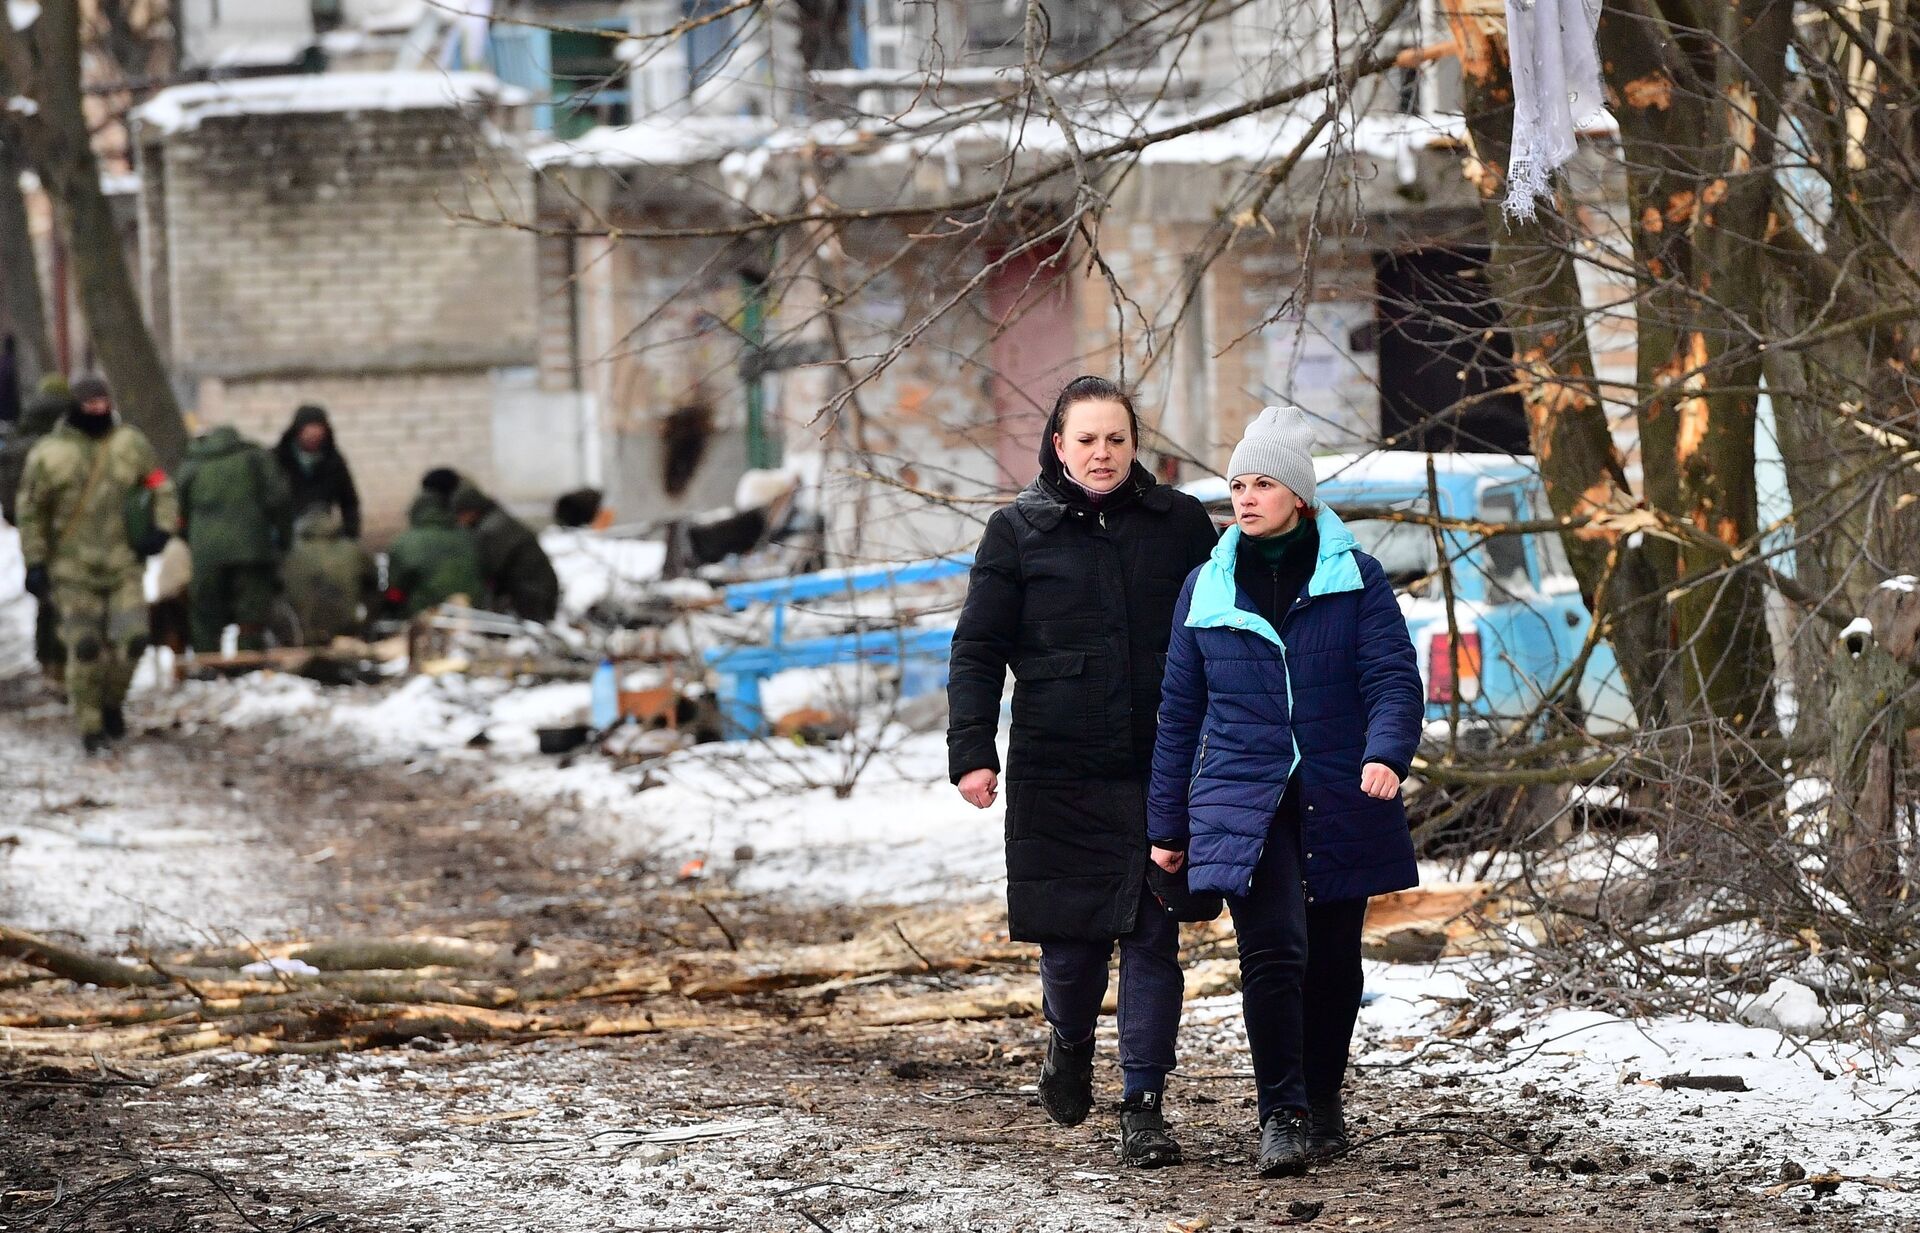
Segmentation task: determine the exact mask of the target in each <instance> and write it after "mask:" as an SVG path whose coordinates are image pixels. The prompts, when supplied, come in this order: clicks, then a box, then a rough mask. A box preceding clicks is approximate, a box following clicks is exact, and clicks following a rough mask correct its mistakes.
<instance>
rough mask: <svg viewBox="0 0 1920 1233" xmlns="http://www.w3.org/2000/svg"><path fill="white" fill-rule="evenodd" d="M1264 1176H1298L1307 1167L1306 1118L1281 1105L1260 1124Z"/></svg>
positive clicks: (1261, 1169)
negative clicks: (1277, 1110) (1280, 1107)
mask: <svg viewBox="0 0 1920 1233" xmlns="http://www.w3.org/2000/svg"><path fill="white" fill-rule="evenodd" d="M1258 1167H1259V1170H1260V1176H1261V1177H1297V1176H1299V1175H1300V1174H1302V1173H1305V1172H1306V1171H1307V1119H1306V1118H1304V1117H1302V1116H1300V1115H1299V1114H1298V1113H1295V1112H1293V1111H1292V1110H1291V1109H1282V1110H1280V1111H1279V1112H1278V1113H1276V1114H1274V1115H1273V1116H1272V1117H1270V1118H1268V1119H1267V1120H1266V1121H1265V1122H1263V1123H1262V1124H1261V1126H1260V1163H1259V1166H1258Z"/></svg>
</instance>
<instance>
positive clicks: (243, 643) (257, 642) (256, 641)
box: [235, 624, 267, 651]
mask: <svg viewBox="0 0 1920 1233" xmlns="http://www.w3.org/2000/svg"><path fill="white" fill-rule="evenodd" d="M239 628H240V638H239V641H238V642H237V643H236V644H235V645H236V646H238V647H239V649H240V650H243V651H264V650H266V649H267V627H266V626H265V625H251V624H248V625H242V626H240V627H239Z"/></svg>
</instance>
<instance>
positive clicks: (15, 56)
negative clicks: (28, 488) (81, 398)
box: [0, 0, 187, 465]
mask: <svg viewBox="0 0 1920 1233" xmlns="http://www.w3.org/2000/svg"><path fill="white" fill-rule="evenodd" d="M0 76H4V77H5V78H6V79H8V80H9V81H10V82H11V83H12V88H13V89H15V90H19V91H20V92H21V93H23V94H25V95H26V96H27V97H29V98H31V99H32V100H33V102H34V104H35V106H36V109H35V111H34V114H32V115H24V114H22V113H20V112H19V111H17V110H15V109H12V108H9V109H7V110H6V111H5V112H0V116H4V117H5V118H6V120H7V121H8V132H9V135H17V137H18V139H19V142H20V149H21V151H22V152H23V153H24V154H25V155H26V156H27V159H28V161H29V162H30V163H31V165H32V166H33V168H34V170H35V171H36V172H38V173H39V175H40V182H41V183H42V184H43V185H45V186H46V190H47V195H48V196H49V197H50V198H51V199H52V201H53V205H54V218H55V222H56V223H57V225H58V226H59V228H60V230H61V232H62V234H63V236H64V238H65V239H66V242H67V250H68V252H69V253H71V254H72V257H71V259H72V262H73V270H74V281H75V283H76V284H77V286H78V288H79V295H80V305H81V308H82V309H83V310H84V311H85V313H86V315H87V328H88V330H89V332H90V333H91V334H92V336H93V344H94V347H95V348H96V349H97V350H98V351H99V353H100V358H101V361H102V364H103V365H104V367H105V368H106V371H107V375H108V377H109V378H110V379H111V380H112V382H113V385H114V390H115V396H116V401H117V402H118V404H119V408H120V413H121V414H122V416H124V417H125V418H126V420H127V422H128V423H131V424H133V425H134V426H136V427H138V428H139V429H140V430H141V431H143V432H145V433H146V434H147V437H148V438H149V439H150V440H151V441H152V442H153V447H154V449H155V451H156V452H158V454H159V455H160V458H161V460H162V461H163V462H164V463H166V464H167V465H173V464H174V463H176V462H178V461H179V459H180V456H181V455H182V454H183V453H184V452H185V450H186V443H187V430H186V424H185V423H184V422H183V421H182V419H181V416H180V405H179V403H178V401H177V400H176V399H175V398H174V396H173V387H172V385H171V384H170V383H169V381H168V378H167V371H166V366H165V365H164V364H162V363H161V360H160V352H159V348H158V347H156V346H155V345H154V341H153V334H152V333H151V332H150V331H149V330H148V329H147V322H146V318H145V317H144V316H143V315H142V313H141V308H140V297H139V294H138V293H137V292H136V290H135V289H134V285H133V277H132V275H131V273H130V272H129V271H128V269H127V260H126V252H125V249H124V248H123V247H122V246H121V241H120V233H119V229H118V228H117V227H115V225H114V221H113V212H112V209H111V208H110V207H109V206H108V204H107V198H106V194H104V193H103V192H101V191H100V166H99V163H98V162H97V161H96V160H95V159H94V156H93V145H92V141H91V135H90V133H89V131H88V128H87V118H86V114H85V112H84V110H83V108H82V106H81V101H82V92H81V86H80V14H79V5H78V3H77V0H50V2H49V3H45V4H42V5H41V6H40V15H39V17H38V19H37V20H35V22H34V23H33V25H32V26H31V27H30V31H29V36H23V35H21V34H19V33H16V32H15V31H14V30H13V28H12V25H11V23H8V22H4V21H0Z"/></svg>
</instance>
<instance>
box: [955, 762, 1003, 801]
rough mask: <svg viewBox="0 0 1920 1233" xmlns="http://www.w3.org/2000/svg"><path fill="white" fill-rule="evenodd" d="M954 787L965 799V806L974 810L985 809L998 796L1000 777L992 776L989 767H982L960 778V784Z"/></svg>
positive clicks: (991, 770)
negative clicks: (969, 806) (970, 806)
mask: <svg viewBox="0 0 1920 1233" xmlns="http://www.w3.org/2000/svg"><path fill="white" fill-rule="evenodd" d="M955 786H956V787H958V788H959V789H960V795H961V796H962V797H964V798H966V802H967V804H969V805H972V806H973V807H974V808H975V809H986V808H988V807H989V806H991V805H992V804H993V799H994V798H995V797H996V796H999V795H1000V776H998V775H996V774H994V773H993V769H992V768H991V767H986V766H983V767H981V768H980V769H979V770H977V771H968V772H967V773H966V774H964V775H962V776H960V782H959V783H958V784H956V785H955Z"/></svg>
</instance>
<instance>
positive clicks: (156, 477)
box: [142, 467, 167, 488]
mask: <svg viewBox="0 0 1920 1233" xmlns="http://www.w3.org/2000/svg"><path fill="white" fill-rule="evenodd" d="M142 482H143V483H145V484H146V486H147V487H149V488H158V487H159V486H160V485H162V484H164V483H166V482H167V473H166V472H165V471H163V470H161V469H160V468H159V467H155V468H154V469H153V470H151V471H149V472H147V478H146V479H145V480H144V481H142Z"/></svg>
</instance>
